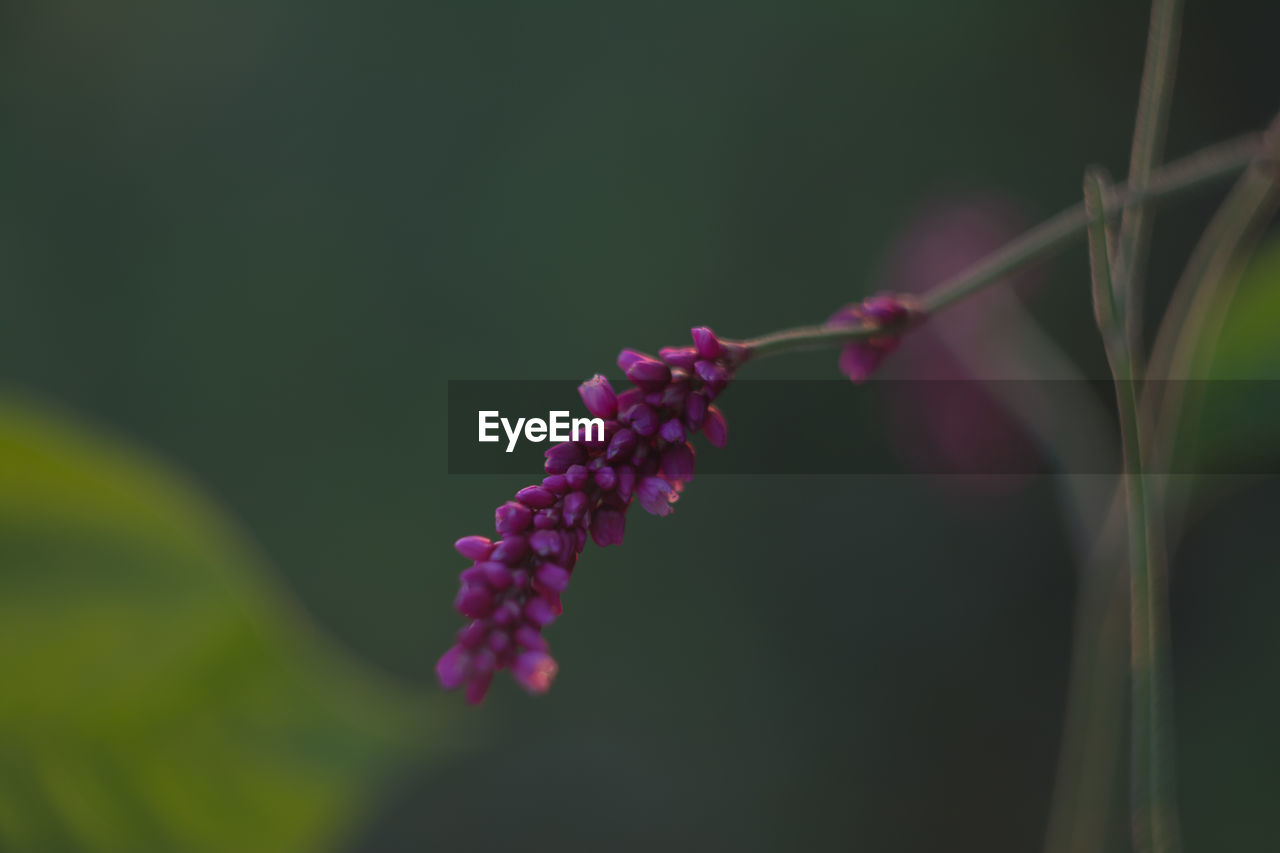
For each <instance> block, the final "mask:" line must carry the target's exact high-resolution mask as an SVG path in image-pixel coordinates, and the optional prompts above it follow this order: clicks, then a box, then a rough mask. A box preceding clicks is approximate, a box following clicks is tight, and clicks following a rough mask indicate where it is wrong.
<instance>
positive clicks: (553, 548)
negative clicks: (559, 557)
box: [529, 530, 563, 557]
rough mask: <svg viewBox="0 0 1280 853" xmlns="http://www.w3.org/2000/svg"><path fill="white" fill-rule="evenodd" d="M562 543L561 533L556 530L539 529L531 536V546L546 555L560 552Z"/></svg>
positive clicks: (535, 550)
mask: <svg viewBox="0 0 1280 853" xmlns="http://www.w3.org/2000/svg"><path fill="white" fill-rule="evenodd" d="M562 544H563V543H562V542H561V540H560V534H559V532H557V531H555V530H539V531H537V532H535V533H534V534H533V535H532V536H530V537H529V547H531V548H533V551H534V553H535V554H541V555H542V556H544V557H549V556H551V555H552V554H557V553H559V552H560V546H561V545H562Z"/></svg>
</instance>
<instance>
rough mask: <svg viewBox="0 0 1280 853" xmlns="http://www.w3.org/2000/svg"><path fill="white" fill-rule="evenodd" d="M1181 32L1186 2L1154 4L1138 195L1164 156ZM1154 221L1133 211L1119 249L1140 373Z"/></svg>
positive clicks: (1134, 172)
mask: <svg viewBox="0 0 1280 853" xmlns="http://www.w3.org/2000/svg"><path fill="white" fill-rule="evenodd" d="M1181 26H1182V2H1181V0H1155V2H1153V3H1152V5H1151V24H1150V27H1149V28H1148V30H1147V54H1146V60H1145V61H1144V63H1143V69H1142V83H1141V86H1140V89H1139V94H1138V113H1137V119H1136V121H1135V122H1134V128H1133V146H1132V149H1131V151H1130V154H1129V181H1128V182H1129V186H1130V187H1131V188H1133V189H1141V188H1142V187H1145V186H1147V184H1148V182H1149V180H1150V178H1151V172H1152V169H1153V168H1154V167H1155V165H1156V164H1157V163H1158V162H1159V161H1160V158H1161V156H1162V155H1163V153H1164V141H1165V136H1166V132H1167V130H1168V126H1169V107H1170V103H1171V102H1172V100H1173V78H1174V72H1175V70H1176V68H1177V64H1178V42H1179V31H1180V30H1181ZM1151 220H1152V217H1151V211H1150V209H1149V207H1148V206H1147V205H1145V204H1141V203H1139V204H1136V205H1133V206H1132V207H1129V208H1127V209H1126V210H1125V212H1124V215H1123V217H1122V218H1121V221H1120V235H1119V240H1118V243H1117V256H1116V259H1117V270H1116V281H1115V285H1116V288H1117V290H1118V291H1119V293H1120V298H1121V299H1122V300H1123V301H1124V304H1125V316H1124V323H1125V335H1126V337H1127V338H1128V341H1129V352H1130V353H1131V355H1132V357H1133V359H1134V361H1135V366H1137V368H1138V371H1139V372H1141V363H1142V361H1143V359H1144V352H1145V350H1144V348H1143V344H1142V329H1143V322H1142V320H1143V297H1142V294H1143V275H1144V272H1145V270H1144V267H1145V265H1146V257H1147V246H1148V244H1149V243H1150V241H1151Z"/></svg>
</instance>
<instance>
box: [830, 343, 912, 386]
mask: <svg viewBox="0 0 1280 853" xmlns="http://www.w3.org/2000/svg"><path fill="white" fill-rule="evenodd" d="M885 340H887V341H889V342H890V343H889V344H887V345H886V344H882V343H880V342H881V341H885ZM897 344H898V342H897V340H896V339H895V338H887V339H886V338H874V339H872V340H866V341H850V342H849V343H847V344H845V345H844V349H842V350H840V359H839V362H838V364H839V366H840V372H841V373H843V374H844V375H845V376H848V377H849V379H850V381H852V382H854V383H859V384H860V383H862V382H866V381H867V380H868V379H869V378H871V374H873V373H875V371H876V368H877V367H879V366H880V362H882V361H884V359H885V356H887V355H888V354H889V353H891V352H892V351H893V350H895V349H897Z"/></svg>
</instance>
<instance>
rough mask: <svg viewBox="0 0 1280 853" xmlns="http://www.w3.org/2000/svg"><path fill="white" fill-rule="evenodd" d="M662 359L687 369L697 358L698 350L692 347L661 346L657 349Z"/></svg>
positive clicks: (674, 365)
mask: <svg viewBox="0 0 1280 853" xmlns="http://www.w3.org/2000/svg"><path fill="white" fill-rule="evenodd" d="M658 355H660V356H662V360H663V361H665V362H666V363H667V364H669V365H671V366H672V367H683V368H684V369H685V370H688V369H689V368H690V367H693V363H694V362H695V361H697V360H698V352H697V350H695V349H694V348H693V347H663V348H662V349H660V350H658Z"/></svg>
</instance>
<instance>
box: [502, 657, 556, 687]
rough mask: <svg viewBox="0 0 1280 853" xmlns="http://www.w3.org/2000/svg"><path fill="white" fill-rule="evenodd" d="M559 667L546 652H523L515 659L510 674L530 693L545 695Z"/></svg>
mask: <svg viewBox="0 0 1280 853" xmlns="http://www.w3.org/2000/svg"><path fill="white" fill-rule="evenodd" d="M559 669H560V667H559V666H557V665H556V662H555V661H554V660H553V659H552V657H551V655H549V654H547V653H546V652H525V653H524V654H522V655H520V656H519V657H517V658H516V662H515V665H514V666H513V667H511V674H512V675H514V676H515V679H516V681H517V682H519V684H520V686H521V687H523V688H524V689H525V690H528V691H529V692H530V693H546V692H547V691H548V690H550V689H551V682H553V681H555V678H556V673H557V672H558V671H559Z"/></svg>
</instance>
